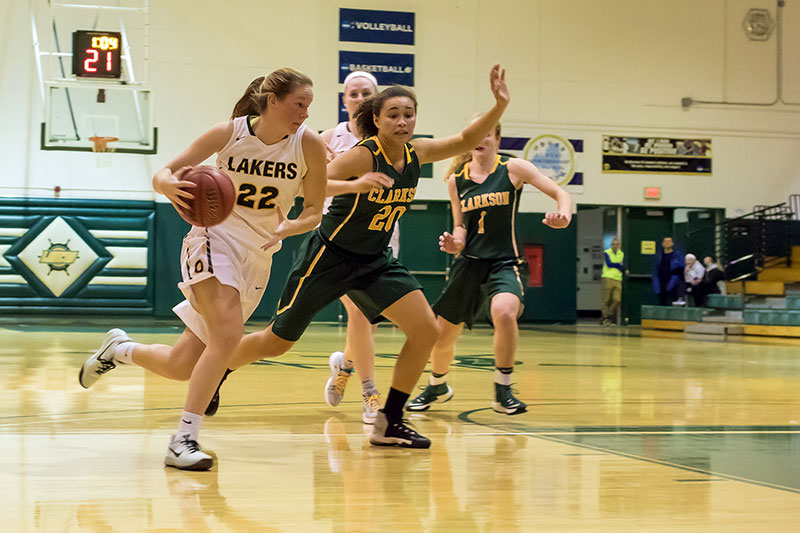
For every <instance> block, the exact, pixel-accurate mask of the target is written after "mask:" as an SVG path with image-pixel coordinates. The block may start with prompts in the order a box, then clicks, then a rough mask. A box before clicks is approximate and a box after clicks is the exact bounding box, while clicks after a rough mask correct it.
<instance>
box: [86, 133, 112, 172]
mask: <svg viewBox="0 0 800 533" xmlns="http://www.w3.org/2000/svg"><path fill="white" fill-rule="evenodd" d="M89 140H90V141H92V142H93V143H94V145H93V146H92V152H94V153H95V155H96V157H97V159H96V161H97V166H98V167H110V166H111V154H112V153H113V152H114V147H113V146H109V145H108V143H112V142H115V141H118V140H119V139H118V138H117V137H89Z"/></svg>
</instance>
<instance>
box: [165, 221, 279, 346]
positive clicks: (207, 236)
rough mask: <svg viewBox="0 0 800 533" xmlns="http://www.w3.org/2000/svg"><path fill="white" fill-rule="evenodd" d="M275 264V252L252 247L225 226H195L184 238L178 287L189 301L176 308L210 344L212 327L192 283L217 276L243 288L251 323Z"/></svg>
mask: <svg viewBox="0 0 800 533" xmlns="http://www.w3.org/2000/svg"><path fill="white" fill-rule="evenodd" d="M271 267H272V253H270V252H260V251H259V252H257V251H255V250H253V249H250V248H249V247H246V246H245V245H243V244H241V243H240V242H239V241H237V240H236V239H234V238H232V237H231V236H230V235H229V234H227V233H226V232H225V231H224V230H221V229H217V228H198V227H193V228H192V229H191V230H190V231H189V233H187V234H186V237H184V238H183V247H182V248H181V274H182V277H183V281H182V282H181V283H178V288H179V289H180V290H181V292H182V293H183V295H184V296H185V297H186V300H184V301H183V302H181V303H179V304H178V305H176V306H175V307H173V308H172V310H173V311H174V312H175V314H176V315H178V317H179V318H180V319H181V320H182V321H183V323H184V324H186V327H187V328H189V329H190V330H192V333H194V334H195V335H197V337H198V338H199V339H200V340H201V341H203V342H204V343H206V344H208V327H207V326H206V323H205V320H204V319H203V317H202V316H201V315H200V313H198V312H197V310H196V308H195V306H194V305H195V302H194V298H193V296H192V285H194V284H195V283H197V282H199V281H203V280H205V279H208V278H212V277H213V278H217V280H218V281H219V282H220V283H221V284H223V285H229V286H231V287H233V288H234V289H236V290H237V291H239V298H240V301H241V304H242V318H243V320H244V321H245V322H247V319H248V318H250V315H252V314H253V312H254V311H255V310H256V308H257V307H258V304H259V302H261V297H262V296H263V295H264V291H266V289H267V283H268V282H269V272H270V268H271Z"/></svg>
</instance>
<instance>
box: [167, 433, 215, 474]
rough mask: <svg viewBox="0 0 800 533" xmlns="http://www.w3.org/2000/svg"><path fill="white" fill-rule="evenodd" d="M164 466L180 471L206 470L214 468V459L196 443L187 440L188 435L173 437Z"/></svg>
mask: <svg viewBox="0 0 800 533" xmlns="http://www.w3.org/2000/svg"><path fill="white" fill-rule="evenodd" d="M164 464H165V465H167V466H174V467H175V468H179V469H181V470H208V469H210V468H211V467H212V466H214V458H213V457H211V456H210V455H208V454H207V453H205V452H204V451H203V450H201V449H200V445H199V444H197V441H196V440H191V439H190V438H189V434H186V435H184V436H183V437H182V438H180V437H178V436H177V435H173V436H172V440H171V441H170V442H169V446H168V447H167V456H166V457H165V458H164Z"/></svg>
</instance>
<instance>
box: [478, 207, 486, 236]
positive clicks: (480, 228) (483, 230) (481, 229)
mask: <svg viewBox="0 0 800 533" xmlns="http://www.w3.org/2000/svg"><path fill="white" fill-rule="evenodd" d="M484 218H486V211H481V218H479V219H478V233H481V234H482V233H486V228H484V227H483V219H484Z"/></svg>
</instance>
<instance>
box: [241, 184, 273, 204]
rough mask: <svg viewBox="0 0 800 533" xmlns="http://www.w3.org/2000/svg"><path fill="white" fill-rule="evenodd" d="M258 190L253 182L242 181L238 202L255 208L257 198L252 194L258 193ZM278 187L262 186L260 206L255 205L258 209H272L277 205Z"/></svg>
mask: <svg viewBox="0 0 800 533" xmlns="http://www.w3.org/2000/svg"><path fill="white" fill-rule="evenodd" d="M257 191H258V187H256V186H255V185H253V184H252V183H242V184H241V185H239V196H238V197H237V198H236V204H237V205H241V206H242V207H249V208H250V209H253V207H254V206H255V205H256V202H255V199H254V198H251V197H252V196H255V195H256V192H257ZM278 192H279V191H278V189H277V187H270V186H266V187H262V188H261V197H260V198H259V200H258V206H257V207H255V208H256V209H272V208H274V207H275V202H273V201H272V200H274V199H275V198H277V197H278Z"/></svg>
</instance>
